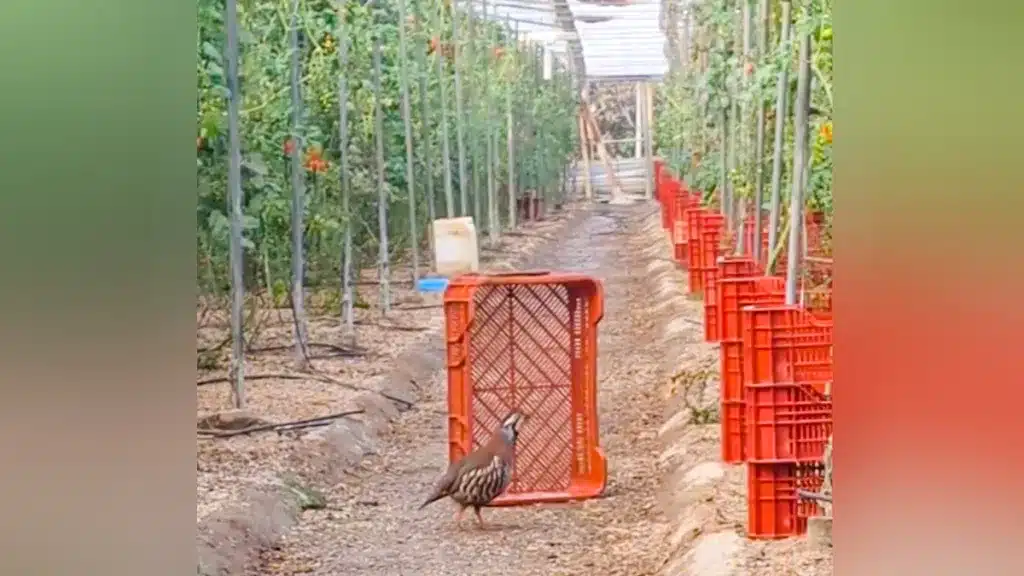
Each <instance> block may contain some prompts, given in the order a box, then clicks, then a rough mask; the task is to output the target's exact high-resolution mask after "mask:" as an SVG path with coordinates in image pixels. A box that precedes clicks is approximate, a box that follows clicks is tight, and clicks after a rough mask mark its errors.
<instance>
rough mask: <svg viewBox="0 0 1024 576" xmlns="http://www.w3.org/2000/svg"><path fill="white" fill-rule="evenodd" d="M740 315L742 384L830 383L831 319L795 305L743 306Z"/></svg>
mask: <svg viewBox="0 0 1024 576" xmlns="http://www.w3.org/2000/svg"><path fill="white" fill-rule="evenodd" d="M740 315H741V316H742V319H741V323H742V324H741V326H742V329H743V351H744V353H743V376H744V382H745V383H749V384H763V383H774V382H797V383H807V382H814V383H823V382H828V381H831V380H832V328H833V323H832V321H831V320H824V319H822V318H820V317H816V316H815V315H814V314H812V313H811V312H808V311H807V310H804V309H802V308H800V307H797V306H771V307H752V306H747V307H744V308H742V309H741V310H740Z"/></svg>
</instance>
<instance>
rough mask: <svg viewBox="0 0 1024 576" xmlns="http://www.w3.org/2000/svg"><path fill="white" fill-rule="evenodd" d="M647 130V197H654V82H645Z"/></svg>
mask: <svg viewBox="0 0 1024 576" xmlns="http://www.w3.org/2000/svg"><path fill="white" fill-rule="evenodd" d="M644 92H645V96H646V99H645V105H646V106H645V110H644V112H645V114H644V119H645V120H646V122H645V123H644V125H645V126H646V128H647V129H646V130H645V131H644V132H645V133H644V173H645V178H644V180H645V181H646V184H644V195H645V198H647V199H648V200H650V199H651V198H653V197H654V84H652V83H651V82H644Z"/></svg>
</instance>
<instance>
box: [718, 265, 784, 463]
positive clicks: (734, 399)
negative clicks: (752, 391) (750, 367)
mask: <svg viewBox="0 0 1024 576" xmlns="http://www.w3.org/2000/svg"><path fill="white" fill-rule="evenodd" d="M785 294H786V281H785V279H783V278H779V277H777V276H763V277H747V278H728V279H723V280H719V281H718V287H717V295H718V310H719V317H720V318H721V322H720V324H719V325H720V326H721V329H722V346H721V348H720V349H719V360H720V363H721V366H720V372H721V379H722V385H721V404H720V413H721V415H722V416H721V427H722V461H723V462H727V463H737V462H743V461H744V459H745V458H746V435H747V434H746V407H745V403H744V398H743V396H744V394H743V339H742V330H741V326H740V319H741V316H740V313H739V311H740V308H742V307H744V306H751V305H761V306H777V305H781V304H782V303H783V302H785Z"/></svg>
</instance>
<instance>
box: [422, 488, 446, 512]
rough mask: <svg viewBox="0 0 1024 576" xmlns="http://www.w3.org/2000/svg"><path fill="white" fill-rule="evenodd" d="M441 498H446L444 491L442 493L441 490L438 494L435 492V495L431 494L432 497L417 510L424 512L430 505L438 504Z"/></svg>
mask: <svg viewBox="0 0 1024 576" xmlns="http://www.w3.org/2000/svg"><path fill="white" fill-rule="evenodd" d="M441 498H444V492H443V491H440V490H439V491H437V492H435V493H433V494H431V495H430V497H429V498H427V499H426V500H425V501H424V502H423V504H420V507H419V508H417V510H423V509H424V508H426V507H427V506H428V505H430V504H433V503H434V502H437V501H438V500H440V499H441Z"/></svg>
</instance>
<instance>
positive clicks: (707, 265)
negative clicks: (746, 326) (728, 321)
mask: <svg viewBox="0 0 1024 576" xmlns="http://www.w3.org/2000/svg"><path fill="white" fill-rule="evenodd" d="M724 226H725V216H723V215H722V214H720V213H718V212H708V213H704V214H702V215H701V223H700V252H701V255H700V262H701V266H700V277H701V280H700V285H701V291H702V292H703V294H704V307H705V315H704V319H705V322H704V340H706V341H708V342H717V341H718V324H717V322H716V321H715V320H716V319H715V316H714V314H712V315H711V316H708V313H707V305H708V303H709V302H716V299H715V282H716V281H717V280H718V256H719V254H720V253H721V249H722V248H721V242H722V228H723V227H724ZM713 307H714V305H712V308H713ZM709 319H710V321H708V320H709Z"/></svg>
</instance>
